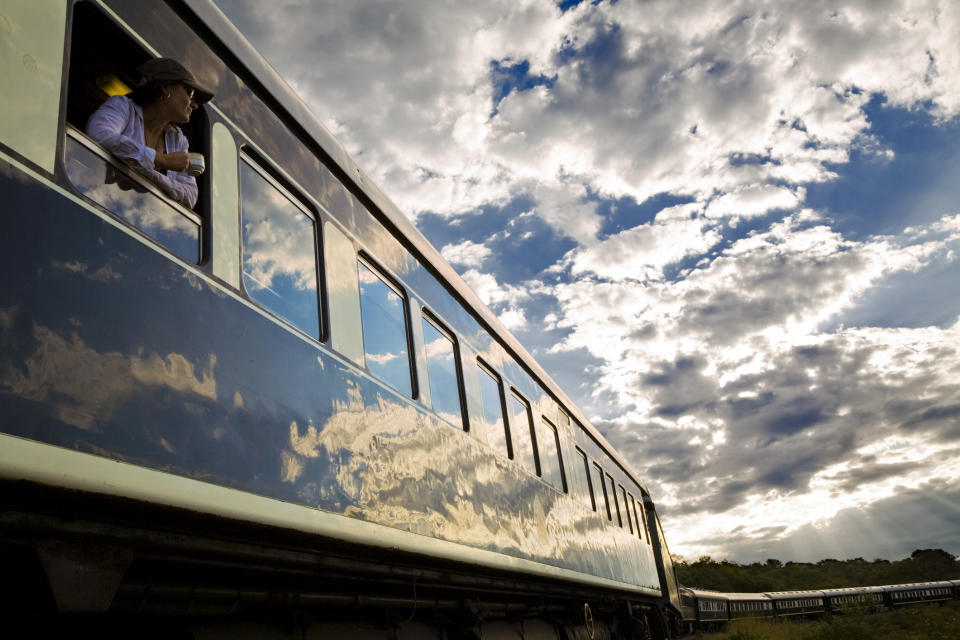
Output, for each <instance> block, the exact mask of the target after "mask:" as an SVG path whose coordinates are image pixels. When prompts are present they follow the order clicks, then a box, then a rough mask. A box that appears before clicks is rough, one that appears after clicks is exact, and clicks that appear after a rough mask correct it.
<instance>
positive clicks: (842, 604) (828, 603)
mask: <svg viewBox="0 0 960 640" xmlns="http://www.w3.org/2000/svg"><path fill="white" fill-rule="evenodd" d="M823 602H824V610H825V611H827V612H829V613H842V612H844V611H853V610H872V609H878V608H881V607H883V587H847V588H843V589H824V590H823Z"/></svg>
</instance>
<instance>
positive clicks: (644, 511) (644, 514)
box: [639, 498, 653, 545]
mask: <svg viewBox="0 0 960 640" xmlns="http://www.w3.org/2000/svg"><path fill="white" fill-rule="evenodd" d="M639 502H640V505H639V507H640V519H641V520H642V521H643V530H644V531H647V532H649V531H650V523H649V522H648V521H647V509H646V506H645V505H644V503H643V499H642V498H641V499H640V501H639ZM651 535H653V534H650V533H648V534H647V544H650V545H652V544H653V540H651V539H650V536H651Z"/></svg>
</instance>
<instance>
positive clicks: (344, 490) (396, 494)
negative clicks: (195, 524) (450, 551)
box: [280, 382, 612, 570]
mask: <svg viewBox="0 0 960 640" xmlns="http://www.w3.org/2000/svg"><path fill="white" fill-rule="evenodd" d="M371 402H373V404H371ZM333 404H334V407H333V414H332V416H331V417H330V418H329V419H328V420H327V421H326V422H325V423H324V424H323V425H321V426H319V427H318V426H315V425H313V424H306V425H302V424H298V423H297V422H296V421H294V422H292V423H291V424H290V426H289V441H288V447H286V448H284V450H283V451H282V452H281V467H280V473H281V477H282V479H283V481H284V482H288V483H291V484H295V485H298V488H297V490H298V493H299V495H300V497H301V499H304V500H305V501H306V502H307V503H309V504H324V505H330V506H333V505H336V504H339V505H341V508H342V509H343V511H345V512H348V513H350V515H353V516H355V517H360V518H363V519H367V520H371V521H375V522H379V523H381V524H387V525H390V526H393V527H396V528H399V529H404V530H407V531H413V532H416V533H421V534H425V535H431V536H439V537H442V538H444V539H447V540H451V541H455V542H460V543H462V544H469V545H471V546H476V547H481V548H492V549H498V550H501V551H508V552H511V551H512V552H513V553H514V554H531V555H533V556H536V557H539V558H541V559H550V558H553V559H554V560H552V562H554V563H555V562H556V560H555V559H556V558H565V560H566V562H568V563H569V562H573V561H576V560H575V557H574V556H571V557H569V558H568V557H566V555H565V554H568V553H569V554H573V553H574V552H573V549H576V548H577V547H583V548H585V549H588V550H589V549H600V548H606V551H607V552H609V550H610V549H609V548H608V547H609V546H610V544H611V543H610V542H609V540H608V539H609V538H610V536H609V535H598V531H597V524H599V523H596V522H594V523H592V524H591V523H590V522H588V521H587V520H585V519H584V520H583V522H582V523H581V524H580V525H579V526H578V527H574V528H573V529H571V528H570V527H569V522H570V521H571V520H577V519H582V518H583V515H582V513H581V512H580V509H579V508H578V507H577V505H576V502H575V501H573V500H570V499H569V498H568V497H566V496H563V495H561V494H560V493H555V492H544V491H542V484H541V483H540V481H539V480H537V479H536V478H534V477H533V476H530V475H528V474H526V473H525V472H523V471H522V470H520V469H519V468H518V467H517V466H516V465H515V464H513V463H511V462H510V461H509V460H507V459H505V458H501V457H497V456H494V455H492V454H491V452H490V450H489V449H488V448H486V447H484V446H482V445H480V444H478V443H476V442H475V441H474V440H473V439H472V438H470V437H469V436H467V435H465V434H464V433H462V432H461V431H458V430H456V429H451V428H450V427H449V426H448V425H446V424H442V423H440V422H438V421H436V420H434V419H431V418H430V417H429V416H428V415H426V414H424V413H422V412H421V411H418V410H417V409H416V408H415V407H413V406H412V405H409V404H407V403H400V402H397V401H395V400H392V399H391V398H390V397H389V396H385V395H384V394H383V393H382V392H378V393H376V397H375V399H373V400H371V399H369V398H368V399H367V401H366V402H365V401H364V396H363V393H362V390H361V388H360V386H359V384H358V383H355V382H351V383H349V385H348V390H347V392H346V394H345V396H344V397H343V398H341V399H339V400H335V401H334V403H333ZM328 468H329V472H326V473H324V472H317V471H316V470H319V469H328ZM504 487H511V488H513V489H512V492H508V493H504ZM481 497H482V499H481ZM605 533H609V529H607V530H606V532H605ZM597 540H599V541H600V542H598V541H597ZM576 553H580V554H582V553H585V552H584V551H580V552H576ZM594 560H595V559H594ZM611 570H612V569H611Z"/></svg>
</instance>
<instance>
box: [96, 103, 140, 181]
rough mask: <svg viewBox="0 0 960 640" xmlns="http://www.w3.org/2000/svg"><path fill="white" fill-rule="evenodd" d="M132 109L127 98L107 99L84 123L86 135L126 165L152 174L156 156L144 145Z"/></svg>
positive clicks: (132, 106)
mask: <svg viewBox="0 0 960 640" xmlns="http://www.w3.org/2000/svg"><path fill="white" fill-rule="evenodd" d="M134 109H135V107H134V105H133V102H131V101H130V100H129V99H128V98H125V97H123V96H110V97H109V98H107V99H106V100H105V101H104V102H103V104H101V105H100V107H99V108H98V109H97V110H96V111H95V112H94V114H93V115H92V116H90V120H88V121H87V135H88V136H90V137H91V138H93V139H94V140H95V141H96V142H98V143H100V144H101V145H102V146H103V147H104V148H105V149H106V150H107V151H109V152H110V153H112V154H113V155H115V156H117V157H118V158H121V159H123V160H125V161H126V162H127V163H128V164H132V165H138V167H139V168H142V169H145V170H148V171H152V170H153V168H154V162H155V161H156V153H157V152H156V151H154V150H153V149H152V148H150V147H148V146H147V145H146V143H144V141H143V125H142V124H140V123H139V122H137V119H136V112H135V111H134ZM138 137H139V139H137V138H138Z"/></svg>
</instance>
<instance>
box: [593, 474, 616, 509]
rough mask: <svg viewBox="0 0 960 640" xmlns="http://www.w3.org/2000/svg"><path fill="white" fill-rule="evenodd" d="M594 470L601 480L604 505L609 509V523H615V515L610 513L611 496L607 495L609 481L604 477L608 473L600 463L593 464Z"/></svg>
mask: <svg viewBox="0 0 960 640" xmlns="http://www.w3.org/2000/svg"><path fill="white" fill-rule="evenodd" d="M593 469H594V470H595V471H596V472H597V477H598V478H600V493H602V494H603V504H604V506H605V507H606V509H607V521H609V522H613V513H612V512H611V511H610V496H609V495H608V494H607V481H606V479H605V477H604V476H606V473H605V472H604V470H603V467H601V466H600V463H599V462H594V463H593Z"/></svg>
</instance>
